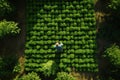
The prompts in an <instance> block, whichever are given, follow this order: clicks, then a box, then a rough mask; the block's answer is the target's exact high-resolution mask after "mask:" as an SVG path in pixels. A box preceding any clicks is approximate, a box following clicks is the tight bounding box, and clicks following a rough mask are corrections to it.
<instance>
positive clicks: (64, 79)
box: [55, 72, 76, 80]
mask: <svg viewBox="0 0 120 80" xmlns="http://www.w3.org/2000/svg"><path fill="white" fill-rule="evenodd" d="M55 80H76V79H75V78H74V77H73V76H72V75H71V74H68V73H66V72H59V73H58V74H57V78H56V79H55Z"/></svg>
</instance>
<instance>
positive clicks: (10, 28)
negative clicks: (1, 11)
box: [0, 20, 20, 38]
mask: <svg viewBox="0 0 120 80" xmlns="http://www.w3.org/2000/svg"><path fill="white" fill-rule="evenodd" d="M19 32H20V28H19V27H18V23H15V22H14V21H6V20H3V21H0V38H1V37H3V36H6V35H9V34H11V35H15V34H18V33H19Z"/></svg>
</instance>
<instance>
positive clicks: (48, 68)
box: [41, 60, 57, 77]
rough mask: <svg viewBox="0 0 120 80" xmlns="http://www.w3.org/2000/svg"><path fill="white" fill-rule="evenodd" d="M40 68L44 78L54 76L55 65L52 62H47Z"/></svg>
mask: <svg viewBox="0 0 120 80" xmlns="http://www.w3.org/2000/svg"><path fill="white" fill-rule="evenodd" d="M41 67H42V68H41V71H42V72H43V74H44V75H45V76H48V77H49V76H52V75H55V74H56V71H57V64H56V63H55V62H54V61H52V60H50V61H48V62H47V63H43V64H41Z"/></svg>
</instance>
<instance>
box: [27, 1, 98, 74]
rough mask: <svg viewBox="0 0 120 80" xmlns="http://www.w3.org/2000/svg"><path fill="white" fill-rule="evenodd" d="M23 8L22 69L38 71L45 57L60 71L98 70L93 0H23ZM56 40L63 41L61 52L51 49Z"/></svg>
mask: <svg viewBox="0 0 120 80" xmlns="http://www.w3.org/2000/svg"><path fill="white" fill-rule="evenodd" d="M26 10H27V14H26V16H27V38H26V45H25V48H26V50H25V58H26V60H25V71H35V72H41V69H42V67H41V64H43V63H46V62H48V61H49V60H53V61H55V62H56V63H57V64H58V66H59V69H60V70H61V71H66V72H70V71H71V70H72V68H74V69H75V71H82V72H84V71H85V72H86V71H87V72H97V71H98V67H97V63H96V59H95V54H96V27H95V24H96V21H95V17H94V16H95V15H94V2H93V1H91V0H81V1H76V0H72V1H64V0H63V1H61V2H59V1H54V0H50V1H37V0H27V6H26ZM56 41H61V42H63V44H64V46H63V52H62V54H56V53H55V49H54V48H53V45H54V44H55V42H56ZM58 57H59V60H58V59H57V58H58ZM50 74H51V73H50Z"/></svg>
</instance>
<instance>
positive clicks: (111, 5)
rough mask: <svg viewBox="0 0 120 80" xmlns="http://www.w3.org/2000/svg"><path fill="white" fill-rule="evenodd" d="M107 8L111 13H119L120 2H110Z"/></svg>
mask: <svg viewBox="0 0 120 80" xmlns="http://www.w3.org/2000/svg"><path fill="white" fill-rule="evenodd" d="M108 7H109V8H110V9H112V11H118V12H119V11H120V0H110V2H109V5H108Z"/></svg>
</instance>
